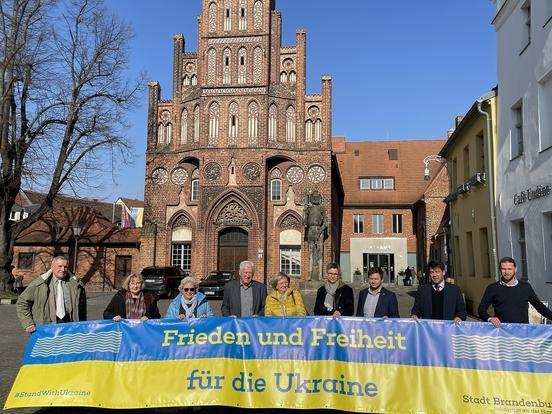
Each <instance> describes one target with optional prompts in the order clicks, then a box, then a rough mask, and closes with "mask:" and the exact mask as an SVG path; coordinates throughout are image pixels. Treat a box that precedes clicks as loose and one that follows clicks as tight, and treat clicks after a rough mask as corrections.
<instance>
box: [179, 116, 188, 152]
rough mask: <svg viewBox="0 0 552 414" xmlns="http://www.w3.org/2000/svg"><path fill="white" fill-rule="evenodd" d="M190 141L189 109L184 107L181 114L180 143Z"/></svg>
mask: <svg viewBox="0 0 552 414" xmlns="http://www.w3.org/2000/svg"><path fill="white" fill-rule="evenodd" d="M187 143H188V110H187V109H186V108H184V109H183V110H182V114H181V115H180V145H186V144H187Z"/></svg>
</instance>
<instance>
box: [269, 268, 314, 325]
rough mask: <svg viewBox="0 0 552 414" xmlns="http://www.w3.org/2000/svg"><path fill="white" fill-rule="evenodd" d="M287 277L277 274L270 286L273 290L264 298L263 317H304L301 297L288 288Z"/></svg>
mask: <svg viewBox="0 0 552 414" xmlns="http://www.w3.org/2000/svg"><path fill="white" fill-rule="evenodd" d="M289 282H290V280H289V276H288V275H286V274H285V273H282V272H279V273H277V274H276V277H274V279H273V280H272V282H271V283H270V285H271V286H272V289H274V290H273V291H272V292H270V294H269V295H268V296H267V297H266V303H265V316H305V315H306V314H307V311H306V309H305V305H304V304H303V297H302V296H301V293H299V291H298V290H296V289H293V288H292V287H290V283H289Z"/></svg>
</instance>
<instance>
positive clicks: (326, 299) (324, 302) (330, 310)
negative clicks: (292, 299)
mask: <svg viewBox="0 0 552 414" xmlns="http://www.w3.org/2000/svg"><path fill="white" fill-rule="evenodd" d="M354 301H355V299H354V295H353V289H351V287H350V286H348V285H346V284H345V283H344V282H343V281H342V280H341V271H340V270H339V265H338V264H337V263H328V264H327V265H326V283H324V285H323V286H320V288H319V289H318V291H317V292H316V302H315V305H314V314H315V315H326V316H328V315H329V316H333V317H336V318H337V317H339V316H353V315H354V313H355V303H354Z"/></svg>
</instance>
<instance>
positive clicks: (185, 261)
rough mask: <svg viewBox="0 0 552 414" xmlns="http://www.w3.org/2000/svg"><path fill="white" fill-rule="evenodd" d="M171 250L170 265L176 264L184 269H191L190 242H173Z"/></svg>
mask: <svg viewBox="0 0 552 414" xmlns="http://www.w3.org/2000/svg"><path fill="white" fill-rule="evenodd" d="M171 250H172V251H171V266H178V267H180V268H181V269H182V270H186V271H190V270H192V244H191V243H173V244H172V249H171Z"/></svg>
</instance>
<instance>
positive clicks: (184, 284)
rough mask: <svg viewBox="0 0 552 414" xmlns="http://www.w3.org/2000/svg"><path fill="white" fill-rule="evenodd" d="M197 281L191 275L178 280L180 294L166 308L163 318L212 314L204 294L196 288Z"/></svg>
mask: <svg viewBox="0 0 552 414" xmlns="http://www.w3.org/2000/svg"><path fill="white" fill-rule="evenodd" d="M197 286H198V283H197V281H196V280H195V278H193V277H192V276H186V277H185V278H184V279H182V280H181V281H180V286H178V290H179V291H180V294H179V295H177V296H176V298H174V300H173V301H172V302H171V304H170V305H169V308H168V309H167V314H166V315H165V319H180V320H184V319H194V318H205V317H207V316H213V310H212V309H211V305H209V302H208V301H207V298H206V297H205V295H204V294H203V293H201V292H199V291H198V290H197Z"/></svg>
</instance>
